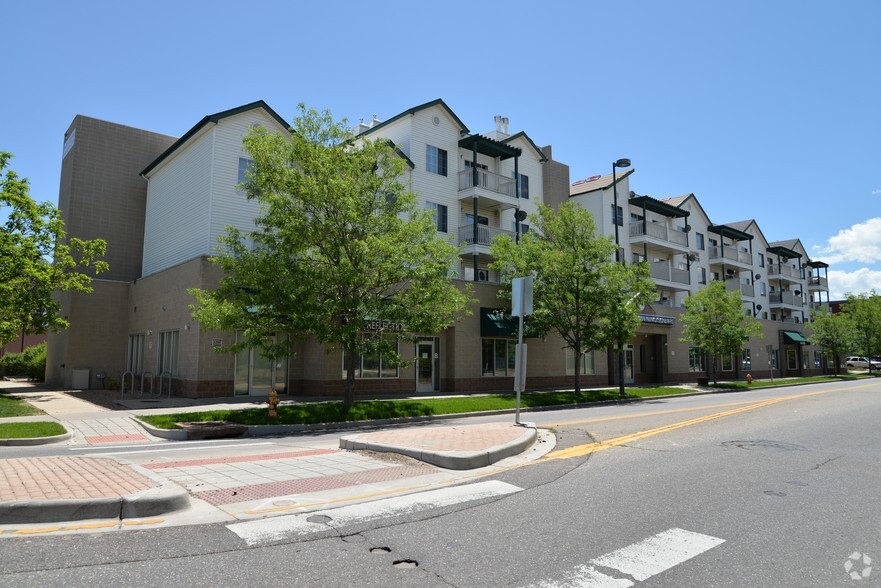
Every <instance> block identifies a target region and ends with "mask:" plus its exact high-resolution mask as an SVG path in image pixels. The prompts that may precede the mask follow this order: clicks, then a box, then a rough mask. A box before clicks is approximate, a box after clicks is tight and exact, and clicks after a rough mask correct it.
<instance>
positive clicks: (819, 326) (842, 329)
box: [807, 307, 856, 376]
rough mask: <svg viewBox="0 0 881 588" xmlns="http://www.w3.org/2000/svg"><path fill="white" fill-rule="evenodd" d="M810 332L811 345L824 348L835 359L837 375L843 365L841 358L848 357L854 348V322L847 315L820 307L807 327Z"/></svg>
mask: <svg viewBox="0 0 881 588" xmlns="http://www.w3.org/2000/svg"><path fill="white" fill-rule="evenodd" d="M807 327H808V330H809V331H810V336H811V343H813V344H814V345H819V346H821V347H823V349H825V350H826V351H827V352H829V353H832V355H833V356H834V357H835V375H836V376H837V375H838V369H839V366H840V365H841V357H842V356H843V355H847V354H848V353H850V351H851V350H852V349H853V348H854V346H855V344H854V341H855V339H856V333H855V329H854V325H853V321H852V320H851V319H850V317H849V316H848V315H846V314H840V313H832V312H830V311H829V310H828V309H827V308H824V307H820V309H819V310H818V311H815V312H814V313H812V315H811V322H810V324H808V325H807Z"/></svg>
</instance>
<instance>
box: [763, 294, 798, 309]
mask: <svg viewBox="0 0 881 588" xmlns="http://www.w3.org/2000/svg"><path fill="white" fill-rule="evenodd" d="M768 302H769V304H770V305H771V307H775V306H782V307H787V306H788V307H791V308H796V309H802V308H804V305H805V304H804V301H803V300H802V298H801V296H796V295H795V294H793V293H792V292H771V293H770V294H768Z"/></svg>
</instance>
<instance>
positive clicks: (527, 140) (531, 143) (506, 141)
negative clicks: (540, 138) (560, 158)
mask: <svg viewBox="0 0 881 588" xmlns="http://www.w3.org/2000/svg"><path fill="white" fill-rule="evenodd" d="M520 137H523V138H524V139H526V142H527V143H529V145H530V146H531V147H532V148H533V149H535V152H536V153H537V154H538V157H539V159H540V160H541V161H543V162H544V161H547V160H548V158H547V156H546V155H545V154H544V152H543V151H542V150H541V149H539V148H538V145H536V144H535V142H534V141H533V140H532V139H530V138H529V135H527V134H526V133H525V132H524V131H520V132H519V133H516V134H514V135H511V136H510V137H508V138H507V139H502V143H510V142H511V141H513V140H515V139H519V138H520Z"/></svg>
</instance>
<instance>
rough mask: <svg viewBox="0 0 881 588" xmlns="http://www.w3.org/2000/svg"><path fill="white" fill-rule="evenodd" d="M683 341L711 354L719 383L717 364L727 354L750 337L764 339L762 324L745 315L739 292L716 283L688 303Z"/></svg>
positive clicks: (686, 300)
mask: <svg viewBox="0 0 881 588" xmlns="http://www.w3.org/2000/svg"><path fill="white" fill-rule="evenodd" d="M685 308H686V310H685V312H684V313H683V314H682V318H681V319H680V320H681V321H682V325H683V326H682V333H683V336H682V338H681V339H680V341H683V342H688V343H691V344H692V345H694V346H695V347H699V348H700V349H703V350H704V351H705V352H707V353H709V354H710V361H711V364H712V366H713V382H714V383H715V382H716V381H717V374H718V372H719V370H718V369H717V362H718V359H719V357H721V356H722V355H724V354H726V353H737V352H739V351H740V350H741V349H742V348H743V343H744V341H746V340H747V339H748V338H749V337H758V338H759V339H764V338H765V335H764V333H762V324H761V323H760V322H759V321H758V320H756V319H755V317H753V316H750V315H744V313H743V299H742V297H741V295H740V291H739V290H732V291H728V290H726V288H725V282H722V281H714V282H710V284H709V285H708V286H707V287H706V288H702V289H700V290H698V291H697V292H696V293H694V294H692V295H691V296H689V297H688V298H686V299H685Z"/></svg>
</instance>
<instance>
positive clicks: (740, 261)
mask: <svg viewBox="0 0 881 588" xmlns="http://www.w3.org/2000/svg"><path fill="white" fill-rule="evenodd" d="M708 250H709V257H710V264H711V265H712V264H720V263H721V264H726V265H732V266H735V267H739V268H741V269H752V267H753V256H752V255H751V254H750V253H749V251H738V250H737V249H735V247H734V245H729V246H728V247H720V246H718V245H712V246H710V247H708Z"/></svg>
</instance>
